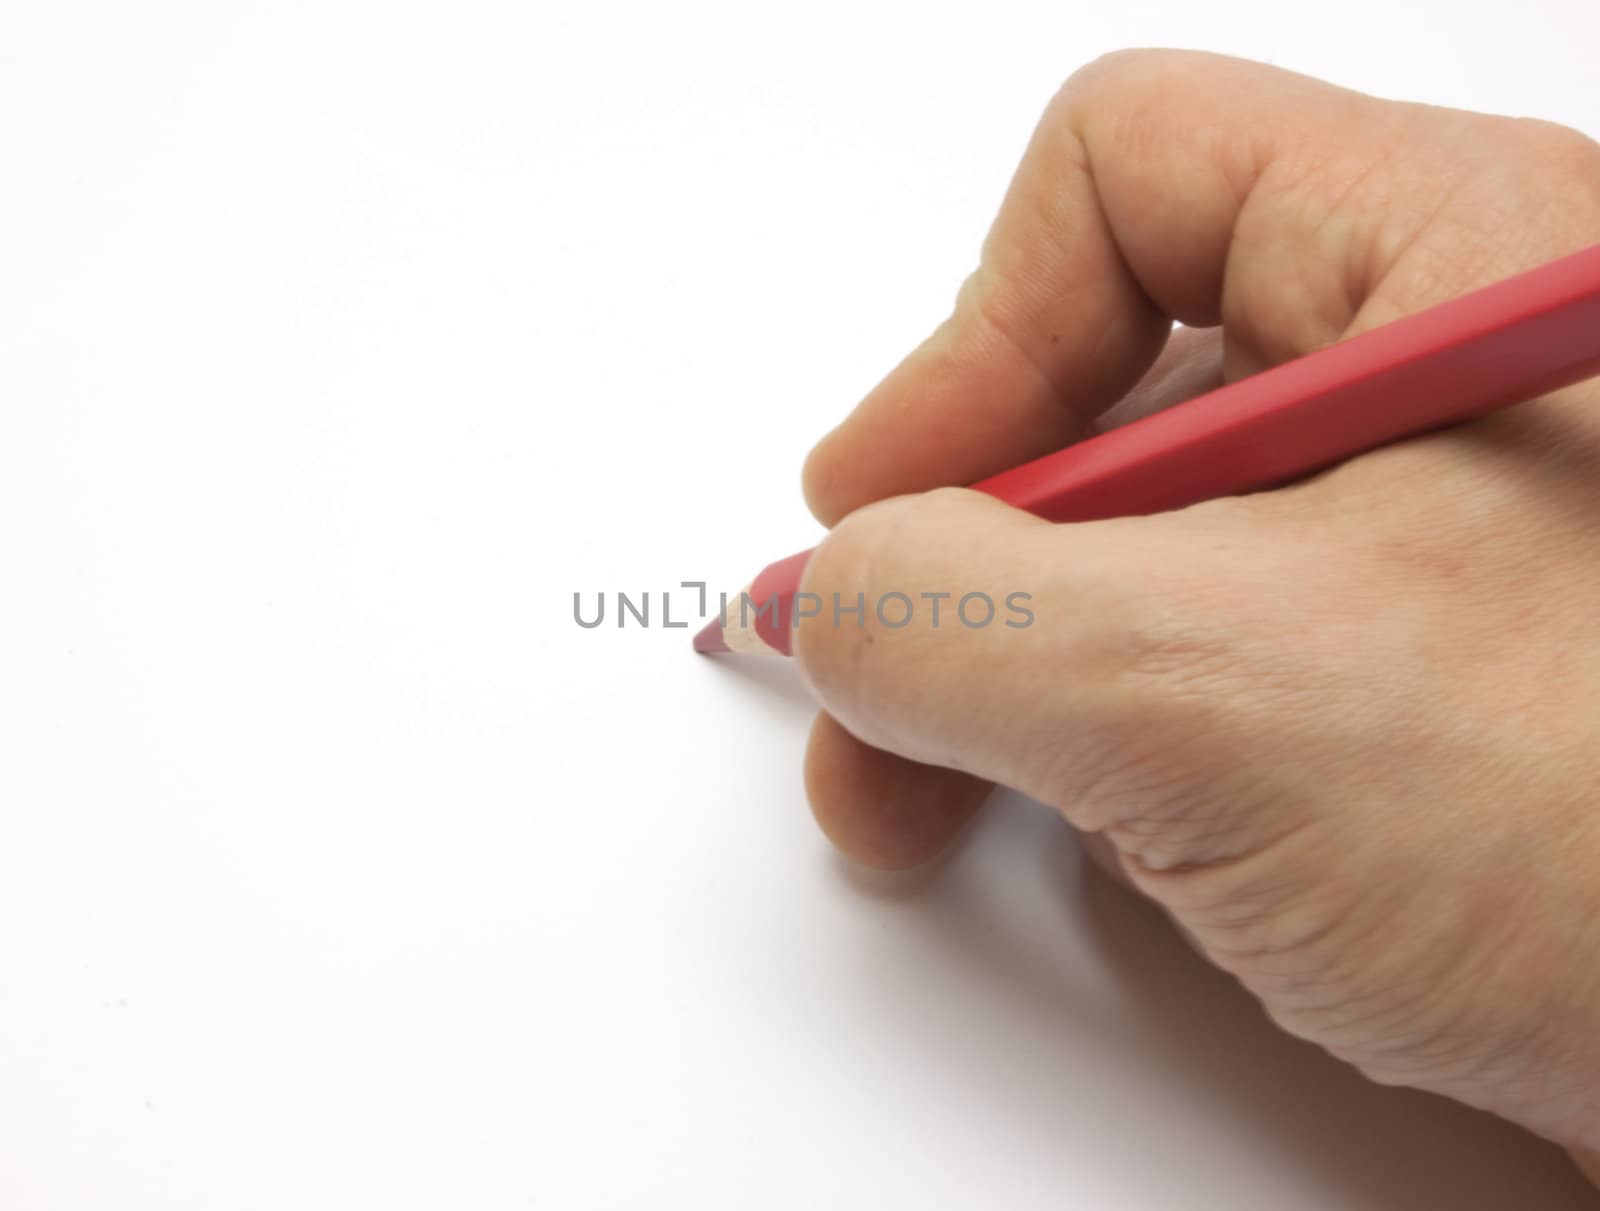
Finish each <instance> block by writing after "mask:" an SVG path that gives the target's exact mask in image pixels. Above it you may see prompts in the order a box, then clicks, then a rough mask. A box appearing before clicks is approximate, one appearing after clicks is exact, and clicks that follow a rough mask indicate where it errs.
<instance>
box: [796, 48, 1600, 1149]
mask: <svg viewBox="0 0 1600 1211" xmlns="http://www.w3.org/2000/svg"><path fill="white" fill-rule="evenodd" d="M1596 241H1600V148H1597V147H1596V145H1595V144H1593V143H1591V142H1589V141H1588V140H1587V139H1585V138H1583V137H1582V136H1580V135H1578V134H1575V133H1574V132H1572V131H1570V130H1566V129H1564V128H1561V127H1557V126H1552V125H1548V124H1545V123H1539V122H1532V121H1526V120H1518V119H1510V118H1499V117H1489V116H1483V115H1477V114H1469V113H1462V112H1457V111H1451V110H1443V109H1434V108H1428V107H1424V106H1418V105H1409V104H1397V103H1391V102H1385V101H1380V100H1376V99H1373V98H1369V97H1365V96H1361V95H1358V94H1355V93H1351V92H1346V91H1343V90H1340V89H1337V88H1333V87H1331V86H1328V85H1325V84H1321V83H1318V82H1316V81H1312V80H1309V79H1305V78H1303V77H1299V76H1295V75H1291V74H1288V73H1286V72H1282V71H1277V70H1274V69H1270V68H1266V67H1262V66H1259V65H1255V64H1250V63H1245V62H1239V61H1235V60H1229V59H1223V58H1218V57H1214V56H1208V55H1199V54H1188V53H1177V52H1130V53H1124V54H1119V55H1114V56H1111V57H1110V58H1107V59H1103V60H1100V61H1099V62H1097V63H1095V64H1093V65H1091V66H1090V67H1088V68H1087V69H1085V70H1083V71H1081V72H1079V73H1078V74H1077V75H1075V76H1074V77H1073V78H1072V79H1071V80H1070V81H1068V83H1067V84H1066V86H1065V87H1064V88H1063V89H1062V91H1061V93H1060V94H1059V95H1058V96H1057V97H1056V99H1055V100H1054V102H1053V103H1052V104H1051V106H1050V108H1049V110H1048V111H1047V113H1046V114H1045V116H1044V119H1043V121H1042V123H1041V124H1040V126H1039V129H1038V132H1037V133H1036V135H1035V136H1034V139H1033V142H1032V145H1031V146H1030V147H1029V149H1028V151H1027V154H1026V157H1025V158H1024V160H1023V162H1022V165H1021V167H1020V169H1019V170H1018V172H1017V175H1016V178H1015V180H1014V181H1013V183H1012V186H1011V190H1010V193H1009V195H1008V196H1007V198H1006V201H1005V204H1004V206H1003V208H1002V210H1001V213H1000V215H999V218H998V219H997V220H996V223H995V226H994V229H993V231H992V232H991V233H990V235H989V238H988V240H987V241H986V243H985V245H984V250H983V256H982V264H981V266H980V267H979V269H978V270H977V271H976V272H975V273H974V274H973V276H972V277H971V278H970V279H969V280H968V281H967V283H966V284H965V286H964V287H963V288H962V290H961V292H960V295H959V297H958V300H957V303H956V306H955V310H954V314H953V315H952V316H951V317H950V318H949V319H948V320H947V321H946V322H945V323H944V324H943V325H941V326H940V328H939V329H938V330H937V331H936V332H935V333H934V334H933V335H932V336H931V337H930V338H929V339H928V340H927V341H926V342H925V343H924V344H923V345H922V346H920V347H919V348H918V349H916V350H915V351H914V352H912V353H911V354H910V356H908V357H907V358H906V360H905V361H904V362H903V363H901V365H900V366H899V367H898V368H897V369H896V370H895V371H894V372H893V373H892V374H890V375H889V377H888V378H887V379H886V380H885V381H884V382H883V383H882V384H881V385H880V386H878V387H877V388H876V389H875V390H874V391H873V392H872V393H871V394H870V395H869V396H868V397H867V399H866V400H865V401H864V402H863V403H862V404H861V405H860V407H859V408H858V409H857V410H856V412H855V413H854V414H853V415H852V416H851V417H850V418H849V419H848V420H847V421H845V423H844V424H843V425H841V426H840V427H839V428H838V429H837V430H835V431H834V432H833V433H831V434H829V435H828V436H827V437H826V438H825V439H824V440H823V441H822V443H821V444H820V445H819V446H818V447H817V448H816V450H815V451H813V453H812V455H811V458H810V460H809V462H808V464H807V467H806V492H807V496H808V498H809V500H810V502H811V505H812V508H813V510H814V511H815V512H816V514H817V516H818V517H819V518H821V519H822V521H823V522H824V523H826V524H828V525H831V526H833V527H834V528H833V531H832V533H831V534H830V535H829V537H828V538H827V539H826V540H825V541H824V542H823V544H822V546H821V547H820V549H819V550H818V552H817V554H816V556H815V557H814V558H813V559H812V562H811V564H810V567H809V568H808V570H807V574H806V580H805V584H804V585H803V586H802V587H803V589H804V590H805V591H806V592H810V593H816V594H819V595H821V597H822V599H823V600H824V601H831V600H832V595H833V594H835V593H838V594H840V595H841V597H842V599H843V600H845V601H846V602H852V601H854V600H855V597H856V594H857V593H860V592H864V593H866V595H867V600H868V601H869V602H871V601H875V600H876V599H877V598H878V597H880V596H882V595H883V594H886V593H891V592H900V593H905V594H907V595H909V596H910V597H911V598H912V599H913V600H914V601H915V600H919V598H918V594H920V593H923V592H930V593H931V592H946V591H954V592H955V593H956V594H958V595H959V594H960V593H964V592H971V591H980V592H986V593H988V594H990V595H991V596H992V597H994V598H995V599H996V600H1001V599H1003V598H1004V597H1005V595H1006V594H1007V593H1010V592H1013V591H1022V592H1028V593H1031V594H1032V600H1031V602H1030V603H1029V608H1031V609H1032V611H1033V613H1034V616H1035V621H1034V624H1033V625H1032V626H1030V627H1027V628H1025V629H1012V628H1007V627H1004V626H1002V625H998V624H996V625H991V626H988V627H984V628H968V627H964V626H959V625H954V626H952V625H950V621H949V618H948V615H947V617H946V620H945V623H944V625H942V626H941V627H940V628H938V629H934V628H932V627H931V626H929V625H928V624H927V619H926V615H925V614H924V615H922V616H921V617H920V619H914V620H913V623H912V624H911V625H907V626H904V627H901V628H898V629H895V628H890V627H886V626H884V625H882V624H881V623H879V622H877V621H876V620H875V619H874V618H873V617H872V611H871V610H870V609H869V610H868V612H867V619H866V623H865V625H863V626H861V627H857V626H855V625H853V624H852V623H850V622H849V620H847V621H846V625H843V626H837V627H836V626H832V625H827V624H825V623H819V624H816V625H813V624H811V623H809V622H808V623H807V624H804V625H802V626H801V627H800V628H799V630H798V632H797V634H796V657H797V659H798V661H799V665H800V668H801V671H802V673H803V675H804V676H805V678H806V679H807V681H808V682H809V683H810V684H811V686H812V687H813V688H814V690H815V691H816V693H817V695H818V697H819V699H820V701H821V702H822V704H823V706H824V708H825V709H826V712H827V713H826V714H824V715H822V716H820V717H819V719H818V720H817V725H816V728H815V730H814V731H813V733H812V737H811V744H810V751H809V753H808V756H807V763H806V779H807V786H808V789H809V793H810V796H811V801H812V803H813V805H814V808H815V811H816V814H817V817H818V819H819V820H820V821H821V823H822V826H823V828H824V829H825V830H826V831H827V833H828V835H829V836H830V837H831V838H833V840H834V841H835V843H836V844H838V845H839V847H840V848H841V849H843V850H844V851H845V852H846V853H847V854H849V855H851V856H853V857H855V858H857V859H859V860H860V861H863V862H866V863H869V864H872V865H877V866H885V867H905V866H911V865H916V864H919V863H922V862H924V861H927V860H928V859H930V858H932V857H933V856H934V855H936V854H937V853H938V852H939V851H940V850H941V849H943V848H944V846H945V845H946V844H948V842H949V841H950V840H951V839H952V838H953V837H954V835H955V834H956V833H957V832H958V831H959V830H960V829H961V827H962V826H963V825H964V824H965V822H966V821H967V820H968V819H969V818H970V817H971V816H972V814H973V813H974V812H975V811H976V809H977V807H978V806H979V804H980V802H981V801H982V799H983V797H984V795H985V794H986V792H987V791H988V790H989V788H990V786H991V784H992V783H994V782H1000V783H1004V784H1006V785H1009V786H1013V787H1016V788H1018V789H1020V790H1022V791H1024V792H1026V793H1027V794H1029V795H1031V796H1033V797H1035V798H1037V799H1040V800H1042V801H1044V802H1046V803H1049V804H1052V805H1053V806H1055V807H1056V808H1059V809H1060V811H1061V812H1062V813H1063V815H1065V817H1066V818H1067V819H1068V820H1069V821H1071V822H1072V823H1073V824H1074V825H1076V826H1077V827H1078V828H1080V829H1083V830H1085V831H1086V832H1088V833H1091V834H1094V835H1096V836H1097V838H1098V839H1099V841H1100V842H1101V843H1102V844H1103V845H1105V846H1107V847H1109V849H1110V850H1111V851H1112V853H1113V855H1114V861H1115V862H1116V864H1117V865H1118V866H1119V867H1120V869H1121V871H1122V872H1123V873H1124V874H1125V876H1126V878H1127V879H1128V880H1129V881H1131V882H1132V883H1133V884H1134V885H1135V886H1136V887H1137V888H1138V889H1139V890H1140V891H1142V892H1143V893H1144V894H1146V895H1148V896H1150V897H1151V898H1152V899H1154V900H1156V901H1157V902H1159V903H1160V904H1161V905H1163V906H1164V907H1165V908H1166V910H1167V911H1168V912H1169V913H1170V914H1171V915H1172V916H1173V917H1174V918H1175V919H1176V921H1177V922H1178V924H1179V925H1180V926H1181V927H1182V928H1183V929H1184V930H1185V931H1186V932H1187V933H1188V934H1189V935H1190V936H1191V937H1192V938H1193V940H1194V941H1195V943H1196V945H1197V946H1198V947H1199V948H1200V949H1201V950H1202V951H1203V952H1204V953H1205V954H1206V955H1207V956H1208V957H1209V958H1210V959H1211V960H1212V961H1214V962H1215V963H1217V964H1218V965H1220V966H1221V967H1223V968H1225V969H1227V970H1228V971H1230V972H1232V973H1234V974H1235V975H1236V976H1237V977H1238V978H1239V979H1240V980H1241V981H1242V982H1243V983H1244V984H1245V985H1246V986H1247V987H1249V988H1250V989H1251V990H1252V991H1253V992H1254V993H1255V994H1256V995H1257V996H1259V997H1260V998H1261V1000H1262V1001H1263V1002H1264V1003H1265V1005H1266V1007H1267V1009H1268V1010H1269V1012H1270V1013H1271V1014H1272V1016H1273V1017H1274V1018H1275V1019H1276V1020H1277V1021H1278V1022H1279V1023H1280V1024H1281V1025H1282V1026H1283V1027H1284V1028H1286V1029H1288V1030H1289V1031H1291V1032H1293V1033H1295V1034H1297V1035H1300V1036H1302V1037H1304V1038H1307V1039H1311V1040H1314V1041H1315V1042H1317V1043H1319V1044H1321V1045H1322V1046H1324V1047H1326V1048H1327V1049H1328V1050H1329V1051H1331V1052H1333V1053H1334V1054H1335V1055H1338V1056H1340V1057H1342V1058H1344V1059H1346V1060H1348V1061H1350V1062H1351V1063H1353V1064H1355V1065H1356V1066H1358V1067H1359V1068H1360V1069H1361V1070H1362V1071H1363V1072H1365V1073H1367V1075H1369V1076H1370V1077H1372V1078H1373V1079H1375V1080H1377V1081H1381V1082H1384V1083H1394V1084H1405V1085H1412V1086H1416V1087H1419V1088H1423V1089H1429V1090H1433V1091H1435V1092H1438V1093H1442V1094H1445V1095H1448V1096H1450V1097H1454V1098H1458V1099H1460V1100H1461V1101H1463V1102H1467V1103H1469V1104H1471V1105H1474V1106H1478V1107H1483V1108H1485V1109H1488V1110H1491V1111H1494V1112H1496V1113H1499V1114H1501V1115H1504V1116H1505V1117H1507V1118H1509V1119H1512V1120H1514V1121H1516V1122H1518V1123H1521V1124H1523V1125H1525V1126H1526V1127H1528V1128H1530V1129H1532V1130H1534V1131H1537V1132H1540V1133H1542V1134H1544V1135H1546V1136H1548V1137H1549V1138H1550V1139H1553V1140H1556V1141H1558V1142H1560V1143H1562V1144H1564V1145H1566V1146H1567V1147H1569V1148H1573V1149H1577V1150H1582V1149H1600V644H1597V643H1596V635H1597V634H1600V629H1597V628H1600V541H1597V535H1600V390H1597V389H1596V387H1595V386H1594V385H1593V384H1588V385H1585V386H1583V387H1580V388H1574V389H1571V390H1568V391H1566V392H1563V393H1560V394H1557V395H1553V396H1550V397H1548V398H1546V399H1542V400H1539V401H1536V402H1534V403H1531V404H1527V405H1525V406H1522V407H1520V408H1516V409H1513V410H1511V411H1509V412H1505V413H1501V414H1499V415H1496V416H1494V417H1491V418H1489V419H1487V420H1484V421H1481V422H1478V423H1476V424H1473V425H1471V426H1465V427H1462V428H1458V429H1455V430H1451V431H1449V432H1446V433H1442V434H1438V435H1434V436H1430V437H1427V438H1423V439H1419V440H1414V441H1410V442H1406V443H1402V444H1400V445H1397V446H1393V447H1390V448H1387V449H1384V450H1381V451H1378V452H1375V453H1372V454H1368V455H1365V456H1363V457H1361V458H1358V459H1355V460H1353V461H1351V462H1348V463H1346V464H1344V465H1343V466H1340V467H1338V468H1336V469H1334V470H1332V471H1329V472H1327V473H1324V474H1322V475H1319V476H1317V477H1315V478H1313V479H1311V480H1308V481H1305V482H1303V483H1300V484H1297V485H1295V486H1293V487H1290V488H1285V489H1282V490H1279V491H1274V492H1269V493H1262V494H1257V495H1253V496H1248V497H1242V498H1235V499H1228V500H1221V501H1214V502H1210V503H1207V504H1203V505H1198V506H1195V507H1193V508H1189V509H1184V510H1181V511H1177V512H1173V513H1167V514H1163V515H1160V516H1155V517H1146V518H1132V519H1125V520H1114V521H1105V522H1095V523H1091V524H1084V525H1067V526H1052V525H1048V524H1045V523H1043V522H1041V521H1039V520H1037V519H1035V518H1032V517H1029V516H1026V515H1024V514H1022V513H1019V512H1018V511H1016V510H1013V509H1010V508H1008V507H1007V506H1005V505H1002V504H999V503H998V502H996V501H993V500H991V499H989V498H987V497H984V496H981V495H979V494H977V493H973V492H969V491H965V490H962V489H949V488H946V489H944V490H939V491H932V490H930V489H935V488H939V487H940V485H950V484H963V483H970V482H972V481H974V480H977V479H979V478H981V477H983V476H985V475H988V474H991V473H993V472H996V471H999V470H1002V469H1004V468H1006V467H1008V466H1012V465H1014V464H1016V463H1019V462H1022V461H1024V460H1026V459H1030V458H1034V457H1037V456H1038V455H1040V454H1043V453H1046V452H1048V451H1050V450H1054V449H1058V448H1060V447H1061V446H1064V445H1066V444H1068V443H1070V442H1072V441H1074V440H1077V439H1079V438H1082V437H1084V436H1086V435H1088V434H1090V433H1092V432H1094V431H1095V430H1096V428H1097V427H1104V426H1106V425H1111V424H1116V423H1119V422H1120V421H1121V420H1124V419H1126V417H1127V416H1128V415H1129V414H1132V413H1138V412H1143V411H1149V410H1152V409H1155V408H1160V407H1163V406H1166V405H1168V404H1171V403H1174V402H1176V401H1178V400H1181V399H1183V398H1187V397H1188V396H1190V395H1193V394H1195V393H1196V392H1197V391H1199V390H1202V389H1204V388H1205V387H1207V386H1209V385H1211V384H1212V383H1213V382H1215V381H1220V380H1223V379H1227V380H1232V379H1237V378H1239V377H1242V376H1244V375H1248V374H1251V373H1253V372H1255V371H1257V370H1260V369H1262V368H1264V367H1267V366H1270V365H1273V364H1275V363H1278V362H1282V361H1285V360H1287V359H1289V358H1293V357H1297V356H1299V355H1302V354H1305V353H1309V352H1311V351H1312V350H1315V349H1318V348H1321V347H1323V346H1326V345H1328V344H1330V343H1332V342H1334V341H1337V340H1340V339H1342V338H1344V337H1347V336H1350V335H1352V334H1354V333H1357V332H1361V331H1363V330H1365V329H1369V328H1372V327H1375V326H1377V325H1380V324H1383V323H1385V322H1387V321H1390V320H1393V319H1395V318H1397V317H1399V316H1402V315H1405V314H1408V313H1411V312H1415V311H1418V310H1421V309H1423V308H1425V307H1428V306H1430V305H1432V304H1434V303H1437V302H1440V301H1443V300H1445V299H1447V298H1451V297H1454V296H1456V295H1459V294H1462V293H1464V292H1466V291H1468V290H1470V289H1473V288H1475V287H1477V286H1481V285H1485V284H1487V283H1489V282H1491V281H1494V280H1497V279H1499V278H1503V277H1507V276H1509V275H1511V274H1513V273H1515V272H1518V271H1520V270H1523V269H1527V268H1531V267H1532V266H1534V265H1536V264H1539V263H1541V262H1543V261H1546V260H1550V259H1553V258H1554V257H1557V256H1560V255H1562V254H1565V253H1569V252H1573V251H1576V250H1577V249H1579V248H1582V247H1584V246H1586V245H1588V244H1591V243H1594V242H1596ZM1173 319H1177V320H1179V321H1182V323H1183V324H1185V325H1188V326H1190V327H1191V328H1196V329H1205V330H1206V331H1189V330H1188V329H1185V330H1182V331H1181V332H1180V333H1179V335H1178V336H1177V337H1171V332H1172V320H1173ZM1169 337H1170V338H1171V339H1169ZM1164 348H1165V352H1163V349H1164ZM1158 357H1159V359H1160V360H1159V361H1157V359H1158ZM1152 365H1154V369H1152ZM891 452H892V453H891ZM885 498H893V499H885ZM871 502H879V503H871ZM947 609H948V607H947Z"/></svg>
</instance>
